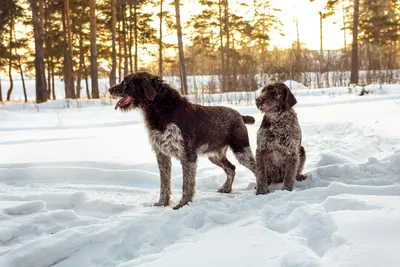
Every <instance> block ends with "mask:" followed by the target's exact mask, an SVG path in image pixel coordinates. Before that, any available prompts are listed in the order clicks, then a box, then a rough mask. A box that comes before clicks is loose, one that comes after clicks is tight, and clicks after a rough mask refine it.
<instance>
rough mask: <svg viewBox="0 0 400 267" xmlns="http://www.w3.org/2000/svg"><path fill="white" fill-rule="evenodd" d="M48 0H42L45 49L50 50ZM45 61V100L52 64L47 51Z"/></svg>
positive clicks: (49, 89) (50, 36) (49, 97)
mask: <svg viewBox="0 0 400 267" xmlns="http://www.w3.org/2000/svg"><path fill="white" fill-rule="evenodd" d="M49 12H50V11H49V0H45V1H44V43H45V45H46V49H48V50H51V48H52V47H51V45H50V44H51V42H50V41H49V40H53V31H49V29H50V25H51V24H50V19H49ZM45 57H46V61H45V65H46V67H47V90H46V97H47V100H50V99H51V65H52V64H53V60H52V56H50V55H49V52H48V53H45Z"/></svg>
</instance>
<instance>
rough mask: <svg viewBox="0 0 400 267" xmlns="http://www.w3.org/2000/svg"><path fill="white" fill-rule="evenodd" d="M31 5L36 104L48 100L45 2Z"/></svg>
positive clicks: (33, 1) (40, 1) (34, 0)
mask: <svg viewBox="0 0 400 267" xmlns="http://www.w3.org/2000/svg"><path fill="white" fill-rule="evenodd" d="M38 2H39V3H38ZM30 3H31V6H32V20H33V29H34V37H35V76H36V103H42V102H45V101H46V100H47V97H46V93H47V92H46V77H45V66H44V48H43V21H44V8H43V6H44V3H43V0H39V1H36V0H30ZM38 4H39V5H38Z"/></svg>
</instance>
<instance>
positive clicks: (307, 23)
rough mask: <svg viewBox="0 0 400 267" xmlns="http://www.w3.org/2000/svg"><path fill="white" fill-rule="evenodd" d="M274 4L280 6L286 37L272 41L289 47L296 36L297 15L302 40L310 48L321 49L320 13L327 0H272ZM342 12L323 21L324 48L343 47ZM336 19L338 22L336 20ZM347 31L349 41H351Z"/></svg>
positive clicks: (280, 15)
mask: <svg viewBox="0 0 400 267" xmlns="http://www.w3.org/2000/svg"><path fill="white" fill-rule="evenodd" d="M272 2H273V5H274V6H275V7H277V8H280V9H281V10H282V12H279V15H278V16H279V18H280V19H281V21H282V22H283V29H282V30H283V32H284V33H285V35H286V36H285V37H280V36H276V37H275V38H273V39H272V41H273V42H272V43H274V44H277V45H280V46H283V47H288V46H290V44H291V41H292V40H295V39H296V38H297V37H296V26H295V23H294V21H293V20H294V18H295V17H296V16H297V17H298V20H299V33H300V41H301V42H303V43H305V44H306V45H307V47H308V48H309V49H319V47H320V39H319V38H320V33H319V32H320V30H319V14H318V11H320V10H322V9H323V7H324V5H325V3H326V0H316V1H315V3H310V2H309V1H308V0H272ZM342 16H343V14H342V12H341V10H339V11H338V12H337V14H336V15H335V16H333V17H332V18H328V19H325V20H324V21H323V35H322V36H323V46H324V49H339V48H342V47H343V42H344V40H343V39H344V36H343V31H341V30H340V29H341V28H342V27H343V19H342ZM335 21H336V24H334V22H335ZM349 33H350V32H349V31H347V35H348V36H347V43H349V41H351V37H350V36H349Z"/></svg>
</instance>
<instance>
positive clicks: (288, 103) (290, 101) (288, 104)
mask: <svg viewBox="0 0 400 267" xmlns="http://www.w3.org/2000/svg"><path fill="white" fill-rule="evenodd" d="M285 91H286V98H285V110H290V109H291V108H292V107H293V106H294V105H296V103H297V100H296V98H295V97H294V95H293V94H292V92H291V91H290V89H289V87H287V86H286V85H285Z"/></svg>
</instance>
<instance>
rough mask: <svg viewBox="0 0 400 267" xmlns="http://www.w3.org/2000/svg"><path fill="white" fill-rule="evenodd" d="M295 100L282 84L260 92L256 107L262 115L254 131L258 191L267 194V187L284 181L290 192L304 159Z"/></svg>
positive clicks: (285, 188)
mask: <svg viewBox="0 0 400 267" xmlns="http://www.w3.org/2000/svg"><path fill="white" fill-rule="evenodd" d="M296 103H297V100H296V98H295V97H294V95H293V94H292V93H291V91H290V89H289V88H288V87H287V86H286V85H285V84H284V83H275V84H270V85H268V86H266V87H264V88H263V89H262V92H261V95H260V96H259V97H257V99H256V105H257V107H258V109H259V110H260V111H262V112H263V113H264V117H263V120H262V122H261V125H260V128H259V130H258V132H257V150H256V162H257V175H256V177H257V190H256V194H266V193H268V186H269V185H270V184H274V183H281V182H283V188H282V189H283V190H289V191H292V190H293V187H294V184H295V181H296V179H297V180H304V179H306V176H305V175H303V174H301V172H302V171H303V167H304V163H305V160H306V153H305V150H304V147H303V146H302V145H301V139H302V137H301V129H300V125H299V122H298V120H297V114H296V112H295V111H294V110H293V108H292V107H293V106H294V105H295V104H296Z"/></svg>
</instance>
